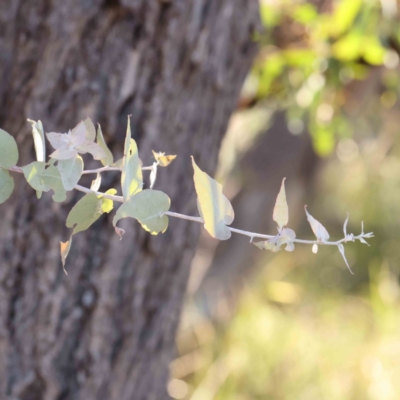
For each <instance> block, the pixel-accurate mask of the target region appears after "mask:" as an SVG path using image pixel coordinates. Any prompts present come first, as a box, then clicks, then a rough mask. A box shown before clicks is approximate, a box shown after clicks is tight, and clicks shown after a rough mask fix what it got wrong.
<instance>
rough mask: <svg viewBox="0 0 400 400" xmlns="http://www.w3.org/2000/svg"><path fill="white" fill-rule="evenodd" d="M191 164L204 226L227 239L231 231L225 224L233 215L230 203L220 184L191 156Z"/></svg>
mask: <svg viewBox="0 0 400 400" xmlns="http://www.w3.org/2000/svg"><path fill="white" fill-rule="evenodd" d="M192 164H193V169H194V176H193V178H194V185H195V188H196V193H197V197H198V206H199V212H200V215H201V216H202V218H203V219H204V227H205V229H206V230H207V232H208V233H209V234H210V235H211V236H212V237H214V238H216V239H220V240H226V239H229V238H230V237H231V231H230V230H229V229H228V227H227V226H226V225H230V224H231V223H232V221H233V219H234V216H235V214H234V212H233V208H232V205H231V203H230V202H229V200H228V199H227V198H226V197H225V196H224V194H223V193H222V186H221V185H220V184H219V183H218V182H217V181H216V180H214V179H212V178H211V177H210V176H208V175H207V174H206V173H205V172H203V171H202V170H201V169H200V168H199V167H198V166H197V164H196V162H195V161H194V158H193V157H192Z"/></svg>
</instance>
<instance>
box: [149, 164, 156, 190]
mask: <svg viewBox="0 0 400 400" xmlns="http://www.w3.org/2000/svg"><path fill="white" fill-rule="evenodd" d="M156 179H157V163H153V165H152V167H151V172H150V189H153V187H154V184H155V182H156Z"/></svg>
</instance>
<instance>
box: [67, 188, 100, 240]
mask: <svg viewBox="0 0 400 400" xmlns="http://www.w3.org/2000/svg"><path fill="white" fill-rule="evenodd" d="M102 203H103V202H102V200H101V199H100V198H99V197H97V195H96V194H95V193H89V194H86V195H85V196H83V197H82V198H81V199H80V200H79V201H78V202H77V203H76V204H75V205H74V206H73V207H72V209H71V211H70V212H69V214H68V217H67V227H68V228H73V229H74V230H73V232H72V235H74V234H75V233H78V232H82V231H85V230H86V229H88V228H89V226H90V225H92V224H93V223H94V222H95V221H97V220H98V219H99V218H100V216H101V214H102V211H101V206H102Z"/></svg>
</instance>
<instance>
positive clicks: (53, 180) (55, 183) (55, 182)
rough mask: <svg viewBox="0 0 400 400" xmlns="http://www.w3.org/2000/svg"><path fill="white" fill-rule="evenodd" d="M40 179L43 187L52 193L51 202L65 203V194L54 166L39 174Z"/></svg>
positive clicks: (58, 173)
mask: <svg viewBox="0 0 400 400" xmlns="http://www.w3.org/2000/svg"><path fill="white" fill-rule="evenodd" d="M41 177H42V180H43V183H44V185H46V186H48V187H49V188H50V189H52V190H53V191H54V194H53V200H54V201H56V202H57V203H60V202H62V201H65V199H66V198H67V192H66V191H65V189H64V186H63V183H62V180H61V175H60V172H59V171H58V168H57V167H55V166H54V165H50V166H49V167H48V168H47V169H45V170H44V171H43V172H42V173H41Z"/></svg>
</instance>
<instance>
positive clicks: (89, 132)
mask: <svg viewBox="0 0 400 400" xmlns="http://www.w3.org/2000/svg"><path fill="white" fill-rule="evenodd" d="M46 136H47V139H49V141H50V143H51V145H52V146H53V147H54V148H55V149H56V151H54V152H53V153H51V154H50V157H51V158H54V159H57V160H68V159H70V158H74V157H75V156H76V155H77V154H78V152H79V153H82V154H85V153H90V154H92V156H93V158H94V159H95V160H100V159H102V158H104V157H105V154H104V151H103V149H102V148H101V147H100V146H99V145H98V144H96V143H94V140H95V138H96V130H95V128H94V126H93V123H92V121H90V120H88V119H86V120H85V121H81V122H80V123H79V124H78V125H77V126H76V127H75V128H74V129H72V131H69V132H68V133H65V134H64V133H55V132H50V133H47V134H46Z"/></svg>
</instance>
